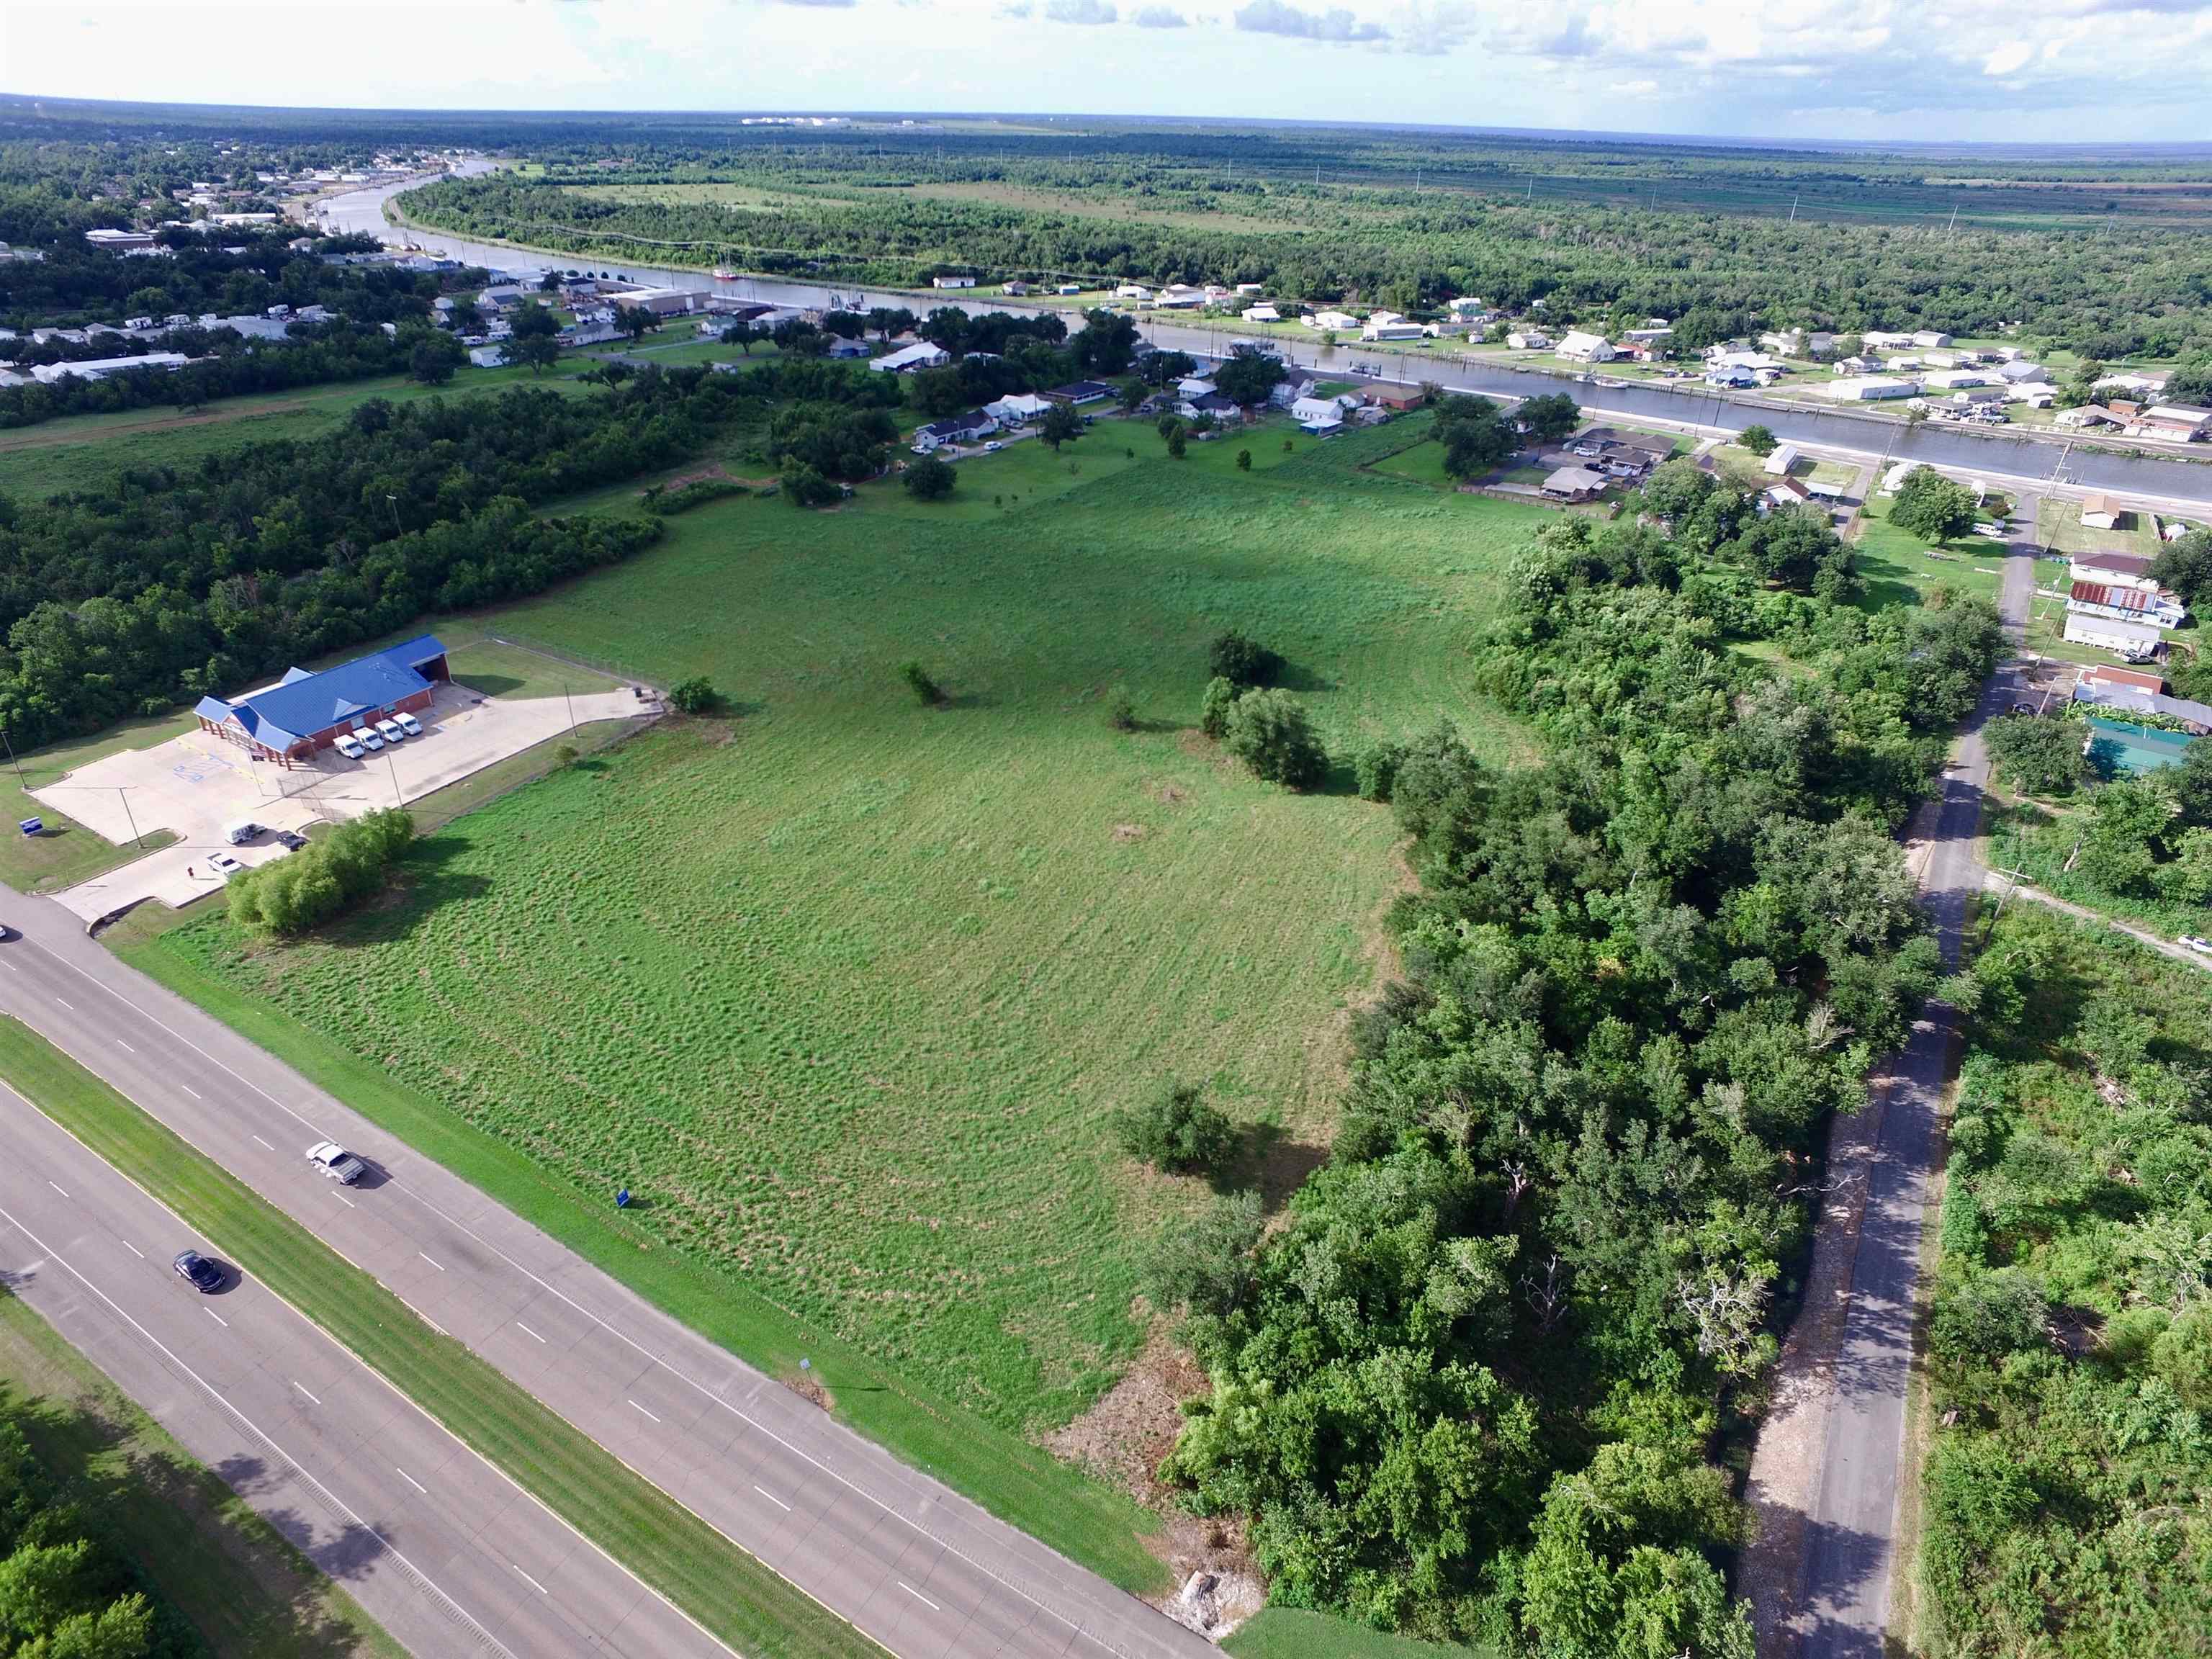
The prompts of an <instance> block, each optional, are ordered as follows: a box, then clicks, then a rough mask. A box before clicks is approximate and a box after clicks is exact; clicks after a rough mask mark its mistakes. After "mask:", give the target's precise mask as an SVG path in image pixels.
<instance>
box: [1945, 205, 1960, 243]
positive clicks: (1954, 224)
mask: <svg viewBox="0 0 2212 1659" xmlns="http://www.w3.org/2000/svg"><path fill="white" fill-rule="evenodd" d="M1958 223H1959V204H1957V203H1956V202H1954V203H1952V204H1951V220H1950V222H1949V223H1948V224H1947V225H1945V226H1944V227H1943V234H1945V235H1946V236H1948V235H1949V234H1951V233H1952V231H1953V230H1954V229H1956V228H1958Z"/></svg>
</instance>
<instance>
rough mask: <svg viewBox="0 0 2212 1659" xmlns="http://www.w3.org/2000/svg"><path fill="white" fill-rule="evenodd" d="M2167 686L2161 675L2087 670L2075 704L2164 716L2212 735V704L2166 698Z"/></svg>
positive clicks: (2077, 685) (2076, 689)
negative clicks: (2144, 683)
mask: <svg viewBox="0 0 2212 1659" xmlns="http://www.w3.org/2000/svg"><path fill="white" fill-rule="evenodd" d="M2144 680H2148V681H2151V682H2153V683H2154V684H2156V685H2157V686H2159V687H2160V688H2161V690H2146V689H2145V688H2144V687H2143V686H2142V684H2138V682H2141V681H2144ZM2165 684H2166V681H2165V679H2164V678H2163V677H2161V676H2160V675H2157V674H2149V673H2138V672H2136V671H2134V670H2132V669H2126V668H2106V667H2094V668H2087V669H2084V670H2083V671H2082V673H2081V678H2079V679H2077V680H2076V681H2075V683H2074V701H2075V702H2081V703H2087V704H2089V705H2090V706H2091V707H2093V708H2116V709H2119V710H2121V711H2123V712H2124V713H2127V714H2162V715H2164V716H2165V717H2166V719H2168V720H2179V721H2181V722H2182V723H2183V724H2184V725H2185V726H2188V727H2189V729H2190V730H2191V732H2196V733H2197V734H2199V735H2202V734H2203V733H2204V732H2212V703H2203V702H2191V701H2190V700H2188V699H2186V698H2183V697H2169V696H2164V695H2162V688H2163V687H2164V686H2165Z"/></svg>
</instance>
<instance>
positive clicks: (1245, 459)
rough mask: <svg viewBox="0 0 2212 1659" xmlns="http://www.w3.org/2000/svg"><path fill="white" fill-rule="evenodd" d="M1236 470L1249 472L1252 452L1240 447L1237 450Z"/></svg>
mask: <svg viewBox="0 0 2212 1659" xmlns="http://www.w3.org/2000/svg"><path fill="white" fill-rule="evenodd" d="M1251 470H1252V452H1251V451H1250V450H1249V449H1240V450H1238V451H1237V471H1239V472H1249V471H1251Z"/></svg>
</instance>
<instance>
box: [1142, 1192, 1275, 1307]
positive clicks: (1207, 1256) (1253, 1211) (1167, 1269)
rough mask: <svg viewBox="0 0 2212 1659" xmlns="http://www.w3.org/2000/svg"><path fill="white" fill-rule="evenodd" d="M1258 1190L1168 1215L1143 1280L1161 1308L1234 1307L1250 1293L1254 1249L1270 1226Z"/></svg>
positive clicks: (1254, 1271) (1149, 1297) (1145, 1263)
mask: <svg viewBox="0 0 2212 1659" xmlns="http://www.w3.org/2000/svg"><path fill="white" fill-rule="evenodd" d="M1266 1227H1267V1218H1266V1217H1265V1216H1264V1215H1263V1214H1262V1213H1261V1208H1260V1194H1257V1193H1254V1192H1243V1193H1233V1194H1230V1195H1229V1196H1227V1197H1225V1198H1222V1199H1218V1200H1215V1201H1214V1203H1213V1204H1212V1205H1211V1206H1208V1207H1207V1208H1206V1209H1204V1210H1201V1211H1200V1212H1198V1213H1197V1214H1196V1215H1193V1216H1181V1217H1177V1218H1175V1219H1173V1220H1171V1221H1170V1222H1169V1223H1168V1224H1167V1225H1166V1226H1164V1227H1163V1228H1162V1229H1161V1230H1160V1231H1159V1232H1158V1234H1157V1235H1156V1236H1155V1237H1153V1238H1152V1241H1151V1242H1150V1243H1149V1244H1147V1246H1146V1249H1145V1253H1144V1257H1143V1262H1142V1266H1141V1267H1140V1268H1139V1284H1140V1285H1142V1287H1143V1289H1144V1292H1145V1298H1146V1300H1147V1301H1148V1302H1150V1303H1151V1304H1152V1306H1153V1307H1154V1308H1155V1309H1157V1310H1159V1311H1160V1312H1162V1313H1165V1312H1167V1311H1168V1310H1170V1309H1171V1308H1188V1309H1189V1310H1190V1311H1191V1312H1192V1313H1194V1314H1195V1315H1198V1316H1200V1317H1207V1316H1211V1317H1215V1318H1218V1317H1220V1316H1223V1315H1225V1314H1227V1313H1230V1312H1231V1311H1233V1310H1235V1309H1236V1308H1237V1307H1238V1306H1239V1305H1241V1304H1243V1302H1244V1301H1245V1300H1246V1299H1247V1298H1248V1297H1249V1296H1250V1295H1251V1293H1252V1289H1253V1286H1254V1284H1255V1281H1256V1280H1257V1278H1258V1272H1257V1268H1256V1266H1255V1262H1254V1261H1253V1259H1252V1252H1253V1251H1254V1250H1255V1249H1257V1248H1258V1246H1259V1243H1260V1236H1261V1233H1262V1232H1263V1231H1266Z"/></svg>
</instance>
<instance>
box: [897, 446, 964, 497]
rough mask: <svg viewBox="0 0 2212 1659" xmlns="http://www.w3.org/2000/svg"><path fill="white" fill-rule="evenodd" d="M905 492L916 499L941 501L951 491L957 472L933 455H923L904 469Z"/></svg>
mask: <svg viewBox="0 0 2212 1659" xmlns="http://www.w3.org/2000/svg"><path fill="white" fill-rule="evenodd" d="M904 482H905V483H906V493H907V494H908V495H911V496H913V497H914V498H915V500H916V501H943V500H944V499H945V497H946V496H947V495H951V493H952V486H953V485H954V484H955V483H958V482H959V474H958V472H957V471H955V470H954V469H953V468H952V467H951V466H948V465H945V463H944V462H943V461H940V460H939V459H937V457H936V456H934V455H925V456H923V457H922V458H921V459H920V460H918V461H915V462H914V463H913V464H912V465H909V466H908V468H907V470H906V477H905V480H904Z"/></svg>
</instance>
